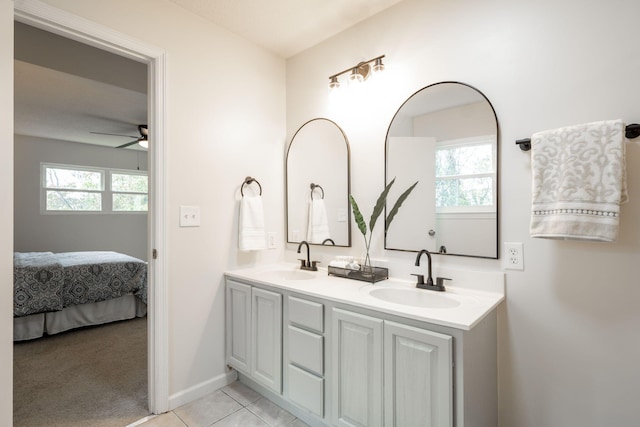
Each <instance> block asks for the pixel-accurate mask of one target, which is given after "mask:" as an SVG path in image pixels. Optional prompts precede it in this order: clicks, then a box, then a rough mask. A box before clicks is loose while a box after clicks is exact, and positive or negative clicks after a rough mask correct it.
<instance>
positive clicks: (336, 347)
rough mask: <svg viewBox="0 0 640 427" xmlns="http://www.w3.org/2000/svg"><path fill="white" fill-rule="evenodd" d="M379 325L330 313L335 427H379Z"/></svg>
mask: <svg viewBox="0 0 640 427" xmlns="http://www.w3.org/2000/svg"><path fill="white" fill-rule="evenodd" d="M382 325H383V321H382V320H380V319H376V318H375V317H371V316H365V315H363V314H359V313H352V312H349V311H346V310H341V309H339V308H334V309H333V311H332V341H333V343H332V345H333V354H332V356H331V358H332V368H333V373H332V382H333V388H332V391H333V393H332V399H333V402H332V403H333V408H332V409H333V424H334V425H336V426H349V427H351V426H357V427H379V426H382Z"/></svg>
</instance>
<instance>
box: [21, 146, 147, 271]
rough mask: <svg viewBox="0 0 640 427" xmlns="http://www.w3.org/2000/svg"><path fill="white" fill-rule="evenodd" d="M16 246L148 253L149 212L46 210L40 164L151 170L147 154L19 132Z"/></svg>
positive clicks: (27, 249)
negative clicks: (30, 135)
mask: <svg viewBox="0 0 640 427" xmlns="http://www.w3.org/2000/svg"><path fill="white" fill-rule="evenodd" d="M14 158H15V165H14V167H15V174H16V175H15V197H14V212H15V215H14V250H15V251H16V252H34V251H50V252H69V251H98V250H109V251H116V252H121V253H125V254H127V255H131V256H134V257H137V258H140V259H143V260H146V258H147V215H146V214H145V213H116V214H112V213H110V214H106V213H105V214H86V213H85V214H74V213H71V214H41V213H40V163H41V162H44V163H57V164H69V165H79V166H94V167H104V168H112V169H124V170H136V169H137V168H138V167H139V168H140V170H142V171H146V170H147V153H146V152H144V151H134V150H118V149H113V148H108V147H99V146H97V145H89V144H79V143H74V142H67V141H56V140H46V139H42V138H34V137H27V136H23V135H15V146H14Z"/></svg>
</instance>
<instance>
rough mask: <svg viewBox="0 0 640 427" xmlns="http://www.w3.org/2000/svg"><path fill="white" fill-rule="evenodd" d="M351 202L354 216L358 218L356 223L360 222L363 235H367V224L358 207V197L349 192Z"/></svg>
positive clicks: (359, 226) (359, 225)
mask: <svg viewBox="0 0 640 427" xmlns="http://www.w3.org/2000/svg"><path fill="white" fill-rule="evenodd" d="M349 202H351V209H352V210H353V218H354V219H355V220H356V224H358V228H359V229H360V232H361V233H362V235H363V236H365V241H366V235H367V224H365V222H364V218H363V217H362V214H361V213H360V209H358V204H357V203H356V199H354V198H353V196H352V195H351V194H349Z"/></svg>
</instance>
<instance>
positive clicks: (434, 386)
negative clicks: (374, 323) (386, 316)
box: [384, 320, 453, 427]
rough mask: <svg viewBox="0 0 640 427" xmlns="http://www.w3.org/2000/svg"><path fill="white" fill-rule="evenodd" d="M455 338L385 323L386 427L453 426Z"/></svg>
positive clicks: (389, 322)
mask: <svg viewBox="0 0 640 427" xmlns="http://www.w3.org/2000/svg"><path fill="white" fill-rule="evenodd" d="M452 344H453V338H452V337H451V336H449V335H445V334H440V333H437V332H433V331H429V330H426V329H420V328H415V327H412V326H407V325H403V324H400V323H396V322H391V321H387V320H385V322H384V394H385V396H384V408H385V411H384V416H385V424H384V425H385V426H403V427H413V426H415V427H441V426H452V425H453V420H452V417H453V403H452V401H453V389H452V381H453V370H452V360H453V359H452V357H453V355H452V351H453V348H452V347H453V345H452Z"/></svg>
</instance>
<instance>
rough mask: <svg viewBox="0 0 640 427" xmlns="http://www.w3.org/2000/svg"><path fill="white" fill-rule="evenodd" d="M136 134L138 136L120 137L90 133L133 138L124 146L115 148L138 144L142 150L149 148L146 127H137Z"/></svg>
mask: <svg viewBox="0 0 640 427" xmlns="http://www.w3.org/2000/svg"><path fill="white" fill-rule="evenodd" d="M138 132H140V136H133V135H122V134H119V133H105V132H90V133H94V134H97V135H112V136H122V137H125V138H134V139H135V140H134V141H131V142H127V143H126V144H122V145H118V146H117V147H116V148H126V147H128V146H130V145H133V144H140V146H141V147H143V148H149V130H148V129H147V125H138Z"/></svg>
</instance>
